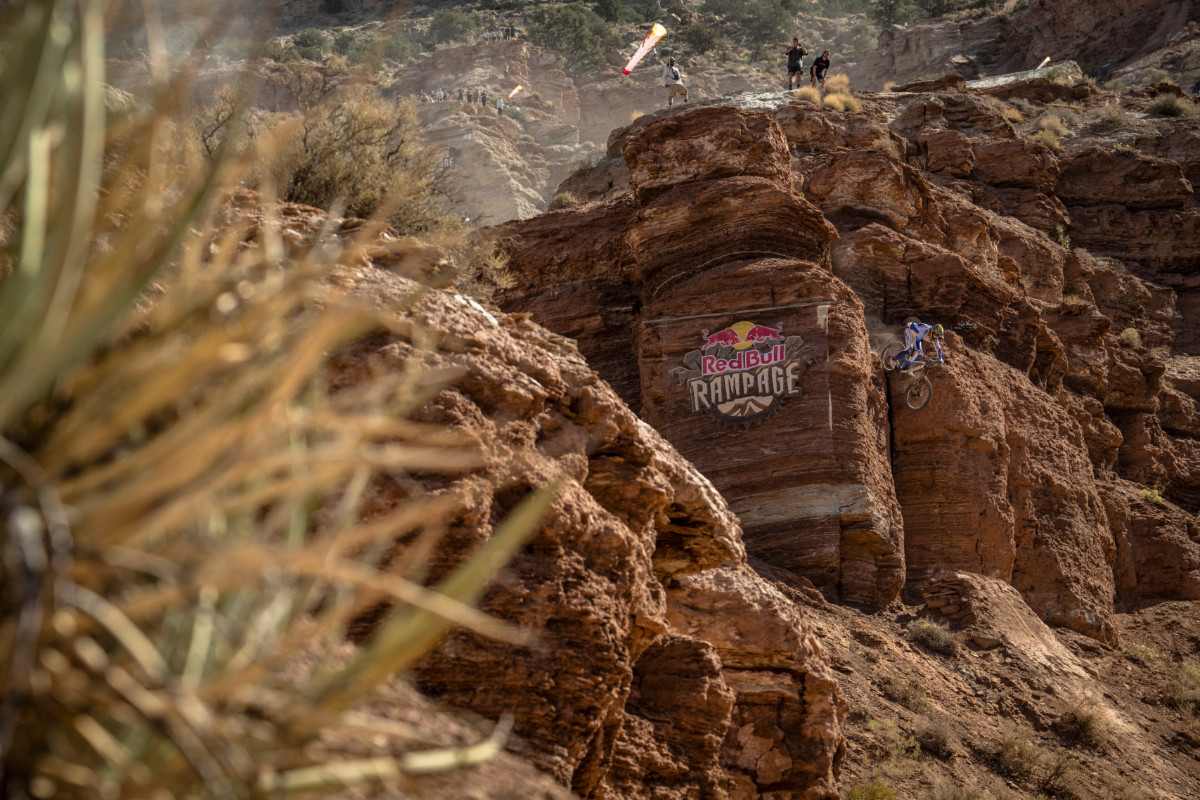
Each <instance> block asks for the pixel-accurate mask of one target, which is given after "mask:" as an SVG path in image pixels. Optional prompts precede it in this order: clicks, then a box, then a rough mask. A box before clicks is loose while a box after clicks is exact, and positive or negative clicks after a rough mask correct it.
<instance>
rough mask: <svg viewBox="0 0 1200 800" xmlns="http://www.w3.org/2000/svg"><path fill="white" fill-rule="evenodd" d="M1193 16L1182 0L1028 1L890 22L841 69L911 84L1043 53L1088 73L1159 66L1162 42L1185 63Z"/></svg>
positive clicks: (1032, 60)
mask: <svg viewBox="0 0 1200 800" xmlns="http://www.w3.org/2000/svg"><path fill="white" fill-rule="evenodd" d="M1192 22H1200V11H1198V10H1197V8H1196V5H1195V4H1194V3H1189V2H1186V0H1115V2H1111V3H1105V4H1103V5H1101V6H1097V5H1096V4H1095V3H1091V2H1087V0H1059V1H1057V2H1044V3H1043V2H1031V3H1027V4H1025V5H1021V6H1018V7H1016V8H1014V9H1012V10H1011V11H1010V12H1009V13H1006V14H1002V15H995V16H972V15H960V16H958V17H956V18H955V19H948V18H943V19H938V20H931V21H924V22H918V23H916V24H913V25H911V26H906V27H902V26H899V25H894V26H892V27H891V28H890V29H888V30H885V31H884V32H883V33H881V34H880V37H879V48H878V49H877V50H875V51H874V52H872V53H869V54H868V55H866V56H865V57H863V58H862V59H860V60H859V61H858V62H857V63H855V64H852V65H850V67H849V68H848V69H847V72H848V74H849V75H850V77H851V80H853V81H854V83H855V85H856V86H863V87H866V88H872V89H878V88H882V87H883V84H884V83H885V82H886V81H889V80H890V81H895V82H897V83H909V82H912V81H915V80H917V79H918V78H921V77H922V76H926V75H929V74H931V73H932V74H945V73H957V74H959V75H962V76H965V77H966V78H968V79H970V78H980V77H986V76H995V75H1004V74H1007V73H1015V72H1020V71H1022V70H1032V69H1033V68H1034V67H1035V66H1037V65H1038V64H1039V63H1040V62H1041V61H1042V59H1043V58H1045V57H1047V56H1050V57H1051V58H1054V59H1055V60H1056V61H1057V60H1059V59H1061V58H1063V57H1065V56H1067V55H1069V56H1070V57H1071V58H1073V59H1074V60H1075V61H1076V62H1078V64H1079V66H1080V67H1082V68H1083V70H1084V71H1085V72H1087V73H1089V74H1091V73H1094V72H1103V73H1106V74H1107V73H1111V72H1114V71H1119V70H1121V69H1122V68H1125V69H1126V70H1128V71H1130V72H1131V73H1138V72H1141V73H1143V74H1145V73H1148V72H1149V70H1150V69H1154V68H1161V66H1162V62H1163V57H1162V55H1161V54H1160V53H1159V52H1158V51H1160V50H1162V49H1164V48H1176V49H1177V51H1178V52H1176V53H1175V56H1174V58H1173V62H1174V63H1176V64H1177V65H1178V66H1179V67H1181V68H1183V69H1185V70H1186V69H1188V68H1189V62H1188V61H1187V53H1186V47H1185V46H1184V45H1185V44H1186V42H1187V41H1188V39H1189V37H1194V35H1195V34H1194V33H1192V32H1191V29H1190V28H1189V23H1192ZM1151 54H1155V55H1156V56H1157V57H1156V58H1152V57H1151ZM1143 61H1144V62H1145V63H1143ZM1191 69H1193V70H1194V69H1196V65H1191ZM1187 74H1190V75H1195V74H1197V73H1195V72H1192V73H1187ZM1193 80H1194V78H1193Z"/></svg>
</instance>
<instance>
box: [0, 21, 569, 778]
mask: <svg viewBox="0 0 1200 800" xmlns="http://www.w3.org/2000/svg"><path fill="white" fill-rule="evenodd" d="M107 5H108V4H107V3H104V2H99V0H29V2H26V3H24V4H21V5H20V6H19V7H18V8H15V9H9V10H8V11H7V12H6V13H5V16H4V18H3V20H2V22H0V26H2V27H0V59H3V73H2V75H0V91H2V92H3V96H4V103H5V108H6V113H5V114H4V115H2V116H0V231H2V233H0V236H2V237H3V251H2V253H0V259H2V261H0V548H2V551H0V555H2V559H3V560H2V563H0V572H2V574H0V690H2V691H3V693H4V694H3V698H4V699H3V707H2V709H0V711H2V713H0V769H2V770H3V774H2V776H0V795H4V796H9V797H67V798H69V797H96V796H100V797H105V798H123V797H163V798H167V797H177V798H184V797H207V796H212V797H253V796H276V795H279V794H282V793H288V794H294V793H296V792H299V791H302V790H305V789H314V788H324V787H327V786H329V785H331V784H339V785H340V784H345V783H351V782H355V781H362V780H379V779H386V778H388V777H389V776H396V775H399V774H402V773H404V772H405V771H410V772H411V771H422V770H430V769H441V768H445V767H446V766H447V765H448V764H452V763H462V762H464V761H470V760H472V759H477V758H481V757H486V755H488V754H489V753H491V752H494V751H495V750H496V749H497V747H498V746H499V740H498V739H495V738H494V739H492V740H489V741H487V742H485V743H483V744H482V745H480V746H478V747H475V748H470V749H468V750H467V751H465V752H457V753H453V754H451V755H450V756H447V755H446V754H442V753H438V752H433V753H430V752H427V751H422V750H421V748H420V745H419V742H413V741H411V739H410V740H408V741H407V743H406V744H405V745H404V746H402V747H398V748H397V751H396V752H395V753H394V755H393V756H391V757H388V758H383V759H379V758H375V759H366V760H356V758H355V757H354V754H352V753H339V752H338V751H337V750H336V749H333V748H330V747H328V746H313V742H314V741H315V738H316V736H317V734H318V733H319V732H321V731H322V730H328V729H329V728H330V727H331V726H338V725H348V726H352V727H354V728H356V729H361V728H364V727H365V728H367V729H369V730H377V731H380V732H382V733H384V734H385V735H388V736H391V737H394V736H395V735H396V734H397V731H396V727H397V726H396V725H395V724H394V723H388V722H385V721H382V720H377V719H373V718H371V717H369V716H367V715H365V714H363V713H362V712H361V711H360V710H358V709H356V704H358V703H359V702H360V701H361V700H362V699H363V698H364V697H366V696H368V695H369V693H370V692H371V691H372V690H373V689H374V688H375V687H376V686H377V685H378V684H379V683H380V682H381V681H383V680H385V679H387V678H388V677H389V676H391V675H393V674H394V673H396V672H398V671H402V670H403V669H405V668H406V667H407V666H409V665H410V664H412V663H413V661H414V660H415V659H417V658H419V657H420V655H421V654H423V653H424V652H427V650H428V649H429V648H430V647H431V646H432V645H433V644H434V643H435V642H436V641H437V638H438V636H439V635H440V634H441V633H442V632H443V631H444V630H445V629H446V628H447V627H448V626H449V625H452V624H458V625H466V626H470V627H473V628H475V629H477V630H480V631H482V632H485V633H487V634H489V635H493V636H498V637H503V638H506V639H509V640H513V641H522V642H523V641H526V639H525V637H524V636H523V635H522V634H521V632H519V631H516V630H513V629H511V628H508V627H506V626H504V625H501V624H500V623H498V622H496V621H494V620H492V619H490V618H488V617H486V616H484V615H483V614H481V613H480V612H478V611H476V610H474V609H473V608H472V607H470V605H468V604H469V603H470V602H471V601H472V599H473V598H474V597H475V596H476V594H477V593H478V592H479V591H480V590H481V589H482V588H483V587H484V586H486V584H487V580H488V577H489V576H490V575H491V574H492V573H493V572H494V571H495V570H496V569H497V568H498V566H499V565H500V564H502V563H503V562H504V560H505V559H506V558H507V556H508V554H509V553H510V552H511V551H512V550H513V548H515V547H517V546H519V544H520V543H521V542H522V541H523V539H524V537H525V536H526V535H528V533H529V532H531V531H532V529H533V528H534V527H535V525H536V518H537V515H538V514H539V512H540V506H541V505H543V504H544V503H545V502H546V500H547V496H548V493H547V492H543V493H539V494H536V495H534V496H533V497H531V499H530V500H529V501H527V502H526V503H525V504H524V505H522V506H520V507H518V510H517V511H515V512H514V513H513V515H512V516H511V517H510V519H509V520H508V521H506V522H505V523H504V525H502V526H501V527H500V528H498V529H497V531H496V533H495V534H494V535H493V536H492V538H491V539H490V540H489V541H488V543H487V544H486V545H484V547H483V548H482V549H481V550H480V551H479V552H478V553H476V554H475V555H474V556H473V557H472V558H471V559H469V560H468V561H467V562H465V564H464V565H463V566H462V567H460V568H459V570H458V571H457V572H455V573H453V574H451V575H450V576H449V577H447V578H446V579H444V580H443V581H442V583H441V584H439V585H438V586H436V587H433V588H432V589H430V588H424V587H422V586H420V585H417V584H415V583H412V582H409V581H406V580H404V579H403V578H400V577H397V576H395V575H384V574H381V573H379V572H377V571H376V570H375V569H374V562H375V557H376V555H377V553H378V551H379V549H380V547H381V546H384V545H386V544H388V543H390V542H392V541H394V539H395V538H396V537H398V536H402V535H405V534H408V533H411V532H414V531H421V530H426V529H429V530H436V529H437V528H438V527H439V526H440V525H441V524H442V521H443V520H444V519H445V518H446V517H447V515H449V514H452V513H453V512H454V511H455V510H456V507H457V504H459V503H461V502H462V499H461V498H456V497H455V496H454V495H453V494H446V495H443V496H440V497H438V498H436V499H425V500H422V499H420V498H414V499H413V500H411V501H409V502H408V503H406V504H405V505H403V506H401V507H400V508H398V509H397V510H396V511H395V512H393V513H392V514H390V515H389V516H387V517H386V518H382V519H373V520H371V521H370V522H362V521H360V515H359V502H360V500H361V498H362V496H363V492H364V491H365V489H366V487H368V486H369V484H370V482H371V481H372V479H373V478H374V476H376V475H377V474H380V473H382V472H387V473H389V474H393V475H397V474H399V475H403V474H405V473H408V472H416V471H419V472H423V473H431V472H433V473H437V472H441V473H450V474H456V473H461V472H463V471H466V470H470V469H473V468H475V467H476V466H478V464H479V463H480V457H479V454H478V453H477V452H476V451H475V449H474V448H473V446H472V445H471V444H470V442H469V441H467V440H466V439H465V438H464V437H461V436H458V435H456V434H455V433H454V432H453V431H448V430H443V429H438V428H434V427H430V426H426V425H420V424H417V423H415V422H412V421H410V418H411V416H412V412H414V411H415V410H416V409H418V408H419V406H420V404H421V403H422V401H423V400H424V399H425V398H427V397H428V396H429V394H430V392H431V391H432V390H433V387H436V386H439V385H441V384H443V383H444V382H446V381H449V380H453V378H454V375H453V374H433V373H429V372H427V371H422V370H421V369H420V368H419V367H416V366H414V367H412V368H410V369H406V370H404V371H401V372H395V373H391V374H388V375H384V376H381V377H379V378H378V379H375V380H373V381H371V382H369V383H366V384H362V385H359V386H356V387H354V388H352V389H345V390H342V391H338V392H332V391H330V390H329V388H328V383H327V381H326V379H325V376H324V375H323V365H324V364H325V362H326V360H327V358H328V355H329V353H330V352H332V351H334V350H335V349H336V348H338V347H339V346H342V345H344V344H345V343H347V342H349V341H351V340H353V339H354V338H355V337H357V336H360V335H362V334H363V333H365V332H367V331H373V330H378V329H384V330H387V329H389V328H390V327H395V322H394V319H395V318H394V316H393V315H392V314H391V313H390V312H389V311H388V310H386V309H384V310H379V309H376V308H375V307H373V306H368V305H367V304H365V303H363V302H356V301H355V300H354V299H353V298H352V297H347V296H343V295H341V294H339V293H338V292H337V291H336V290H335V289H334V288H332V284H331V283H330V282H328V281H326V280H325V276H326V275H327V274H328V272H329V270H330V269H331V268H333V267H334V266H335V262H334V261H333V259H332V258H331V256H329V255H328V254H329V253H331V252H336V253H339V254H340V257H341V258H357V257H361V253H362V249H363V248H364V247H366V246H367V244H369V241H368V239H367V238H365V237H369V236H370V233H369V232H364V233H363V234H362V236H363V237H364V238H363V239H362V240H361V241H348V242H347V241H343V242H342V243H341V246H339V247H338V248H328V247H325V246H324V240H323V239H322V236H321V235H320V234H318V235H316V236H315V237H311V238H310V240H309V241H307V242H306V243H305V244H304V245H303V246H302V247H299V248H297V247H294V246H289V245H288V244H287V243H286V242H285V240H284V237H283V236H282V234H281V231H282V229H283V228H284V221H283V220H282V219H281V217H280V215H279V213H278V211H277V205H276V204H274V203H273V202H271V201H270V200H269V199H264V200H261V201H258V200H255V199H254V198H250V199H247V198H246V197H245V196H244V195H239V197H240V199H241V201H242V206H244V208H242V209H241V210H242V212H244V213H241V214H238V213H234V212H236V211H237V210H238V209H237V208H236V204H231V203H230V191H231V187H232V186H235V185H236V182H237V177H238V171H239V169H240V163H242V162H243V161H244V162H250V161H253V160H254V159H255V158H259V157H262V154H261V153H259V154H256V153H249V154H246V155H245V157H244V158H243V159H240V160H234V159H231V158H229V157H228V154H223V153H221V152H219V151H218V152H216V153H215V158H212V159H208V158H203V159H201V158H198V157H197V158H193V157H192V156H193V155H194V153H193V152H192V150H190V149H189V148H188V147H187V146H185V144H184V142H185V141H186V140H185V139H184V137H182V136H181V135H180V131H181V130H184V129H185V128H186V124H185V122H184V121H183V120H182V119H181V114H182V113H183V111H182V110H181V105H180V100H179V98H181V97H184V96H186V91H185V88H186V87H185V86H184V85H182V82H183V81H185V80H186V75H187V72H188V70H187V68H184V69H183V70H182V71H181V72H180V73H178V74H177V76H176V77H174V78H169V77H168V76H167V75H166V73H165V72H159V74H158V75H157V80H156V83H155V86H154V92H153V96H152V97H151V98H150V99H149V100H148V101H146V103H145V104H143V105H142V106H140V107H139V108H138V109H137V110H134V111H131V112H128V113H126V114H125V115H123V116H120V117H114V118H109V115H108V112H107V111H106V107H105V91H106V88H105V84H104V66H105V62H104V38H105V13H106V11H107V10H108V9H107ZM160 66H161V65H160ZM264 146H267V147H269V146H270V144H269V142H268V143H265V144H264ZM218 212H220V213H218ZM238 220H241V221H238ZM369 229H370V226H363V228H362V230H364V231H369ZM326 234H328V231H326ZM419 338H420V337H414V339H419ZM384 599H387V600H391V601H393V602H394V603H395V607H396V609H397V610H396V612H395V614H394V615H393V616H392V617H391V618H390V619H389V620H388V621H386V622H385V623H383V624H382V625H381V626H380V628H379V630H378V631H377V634H376V636H375V637H374V639H373V640H372V641H371V643H370V644H369V645H368V646H367V647H365V648H363V649H362V650H360V651H357V652H354V653H350V654H347V653H345V652H344V647H343V642H344V628H345V625H346V623H347V621H348V620H350V619H352V618H353V617H354V616H355V615H357V614H359V613H361V611H362V610H363V609H364V608H366V607H368V606H369V605H372V604H376V603H378V602H379V601H380V600H384ZM335 651H337V653H338V654H337V655H336V657H335V656H334V655H331V654H333V653H334V652H335ZM400 735H401V737H402V738H403V737H404V736H411V732H408V733H405V732H400Z"/></svg>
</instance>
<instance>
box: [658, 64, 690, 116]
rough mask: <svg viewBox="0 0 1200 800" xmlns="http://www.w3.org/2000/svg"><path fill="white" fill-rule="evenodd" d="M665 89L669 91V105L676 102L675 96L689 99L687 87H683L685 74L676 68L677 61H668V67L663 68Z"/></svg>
mask: <svg viewBox="0 0 1200 800" xmlns="http://www.w3.org/2000/svg"><path fill="white" fill-rule="evenodd" d="M662 84H663V88H665V89H666V90H667V105H668V106H669V105H671V103H672V102H673V101H674V100H675V95H677V94H681V95H683V99H684V100H685V101H686V100H687V99H688V90H687V87H686V86H684V85H683V74H682V73H681V72H680V71H679V67H677V66H675V59H673V58H671V59H668V60H667V65H666V66H665V67H663V73H662Z"/></svg>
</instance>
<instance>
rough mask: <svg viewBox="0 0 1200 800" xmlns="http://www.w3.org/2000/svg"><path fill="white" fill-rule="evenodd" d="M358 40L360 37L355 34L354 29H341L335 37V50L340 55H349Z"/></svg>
mask: <svg viewBox="0 0 1200 800" xmlns="http://www.w3.org/2000/svg"><path fill="white" fill-rule="evenodd" d="M357 42H358V37H357V36H355V35H354V31H350V30H345V31H341V32H340V33H338V34H337V35H336V36H334V37H333V52H335V53H337V54H338V55H343V56H344V55H348V54H349V53H350V51H351V50H352V49H354V45H355V44H356V43H357Z"/></svg>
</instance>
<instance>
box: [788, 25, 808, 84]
mask: <svg viewBox="0 0 1200 800" xmlns="http://www.w3.org/2000/svg"><path fill="white" fill-rule="evenodd" d="M786 52H787V57H788V89H789V90H791V89H792V88H793V86H792V81H793V80H797V81H802V80H804V78H803V77H798V76H802V75H804V57H805V56H806V55H808V51H807V50H805V49H804V45H803V44H801V43H800V39H799V37H793V38H792V46H791V47H789V48H788V49H787V51H786Z"/></svg>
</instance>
